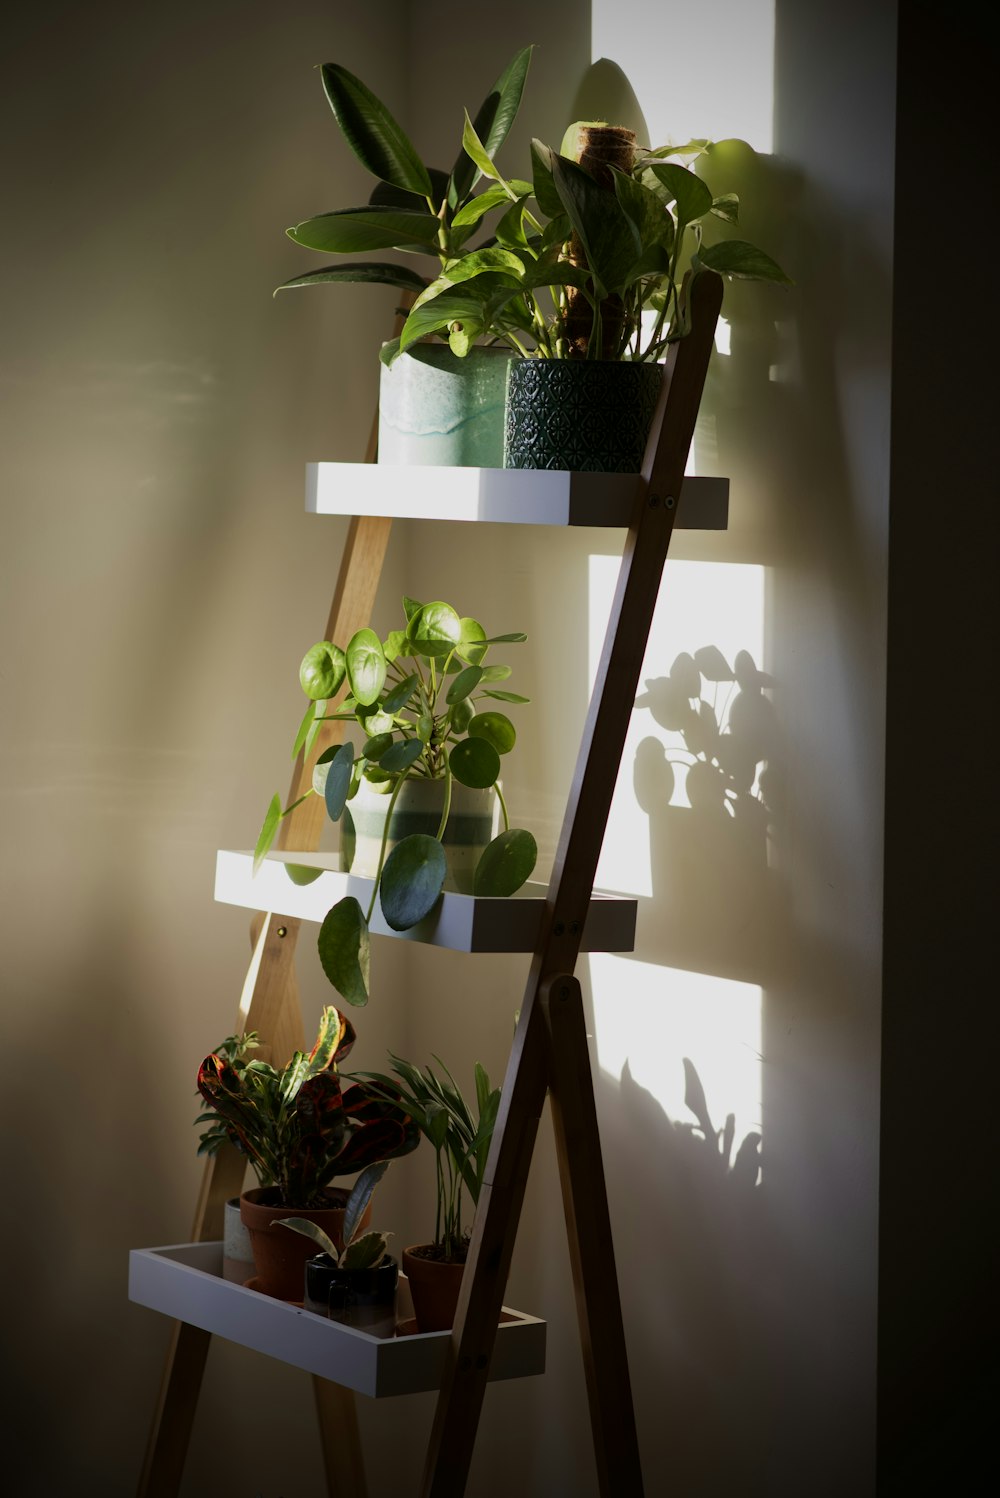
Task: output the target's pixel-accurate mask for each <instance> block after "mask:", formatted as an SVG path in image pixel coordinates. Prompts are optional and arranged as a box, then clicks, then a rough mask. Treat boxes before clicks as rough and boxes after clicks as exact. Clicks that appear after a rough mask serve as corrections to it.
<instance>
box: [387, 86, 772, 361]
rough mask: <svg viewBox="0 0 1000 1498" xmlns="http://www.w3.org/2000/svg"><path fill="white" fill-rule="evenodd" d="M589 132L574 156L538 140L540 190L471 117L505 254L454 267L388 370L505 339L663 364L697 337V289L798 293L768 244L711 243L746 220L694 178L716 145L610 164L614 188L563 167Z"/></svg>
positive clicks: (405, 334)
mask: <svg viewBox="0 0 1000 1498" xmlns="http://www.w3.org/2000/svg"><path fill="white" fill-rule="evenodd" d="M580 128H581V127H580V125H578V124H574V125H572V126H570V128H569V130H568V131H567V132H566V135H565V136H564V138H563V149H562V151H558V152H557V151H555V150H553V149H552V148H551V147H550V146H547V145H546V144H545V143H544V142H542V141H540V140H537V139H535V140H533V141H532V143H531V176H532V180H531V182H530V184H529V183H527V182H524V181H519V180H514V179H511V180H510V181H508V180H507V179H505V178H504V177H503V176H502V174H501V173H500V171H499V169H498V168H497V166H496V164H495V162H494V161H493V158H492V154H491V152H490V151H489V149H488V148H487V145H486V143H485V142H483V141H482V140H481V139H480V137H479V134H478V132H477V130H476V126H475V123H474V122H473V121H471V120H470V119H469V117H468V115H466V122H465V132H464V135H463V147H464V149H465V151H466V153H467V154H468V155H469V157H470V159H471V160H472V161H473V162H474V163H475V165H476V167H477V169H478V170H479V171H480V172H481V173H482V175H483V176H484V177H486V178H489V179H491V181H492V184H493V185H492V186H491V187H489V188H487V189H486V191H485V192H484V193H483V194H481V197H487V196H488V197H489V200H490V202H491V203H492V202H495V201H497V194H503V195H504V196H505V198H506V202H507V209H506V212H505V213H504V214H503V216H502V218H501V219H500V220H499V221H498V223H497V225H496V229H495V238H494V242H493V243H491V244H490V245H488V246H486V247H484V248H482V249H478V250H473V251H463V252H462V253H460V254H456V255H455V256H453V258H451V259H450V260H448V261H446V262H445V263H444V264H443V266H442V270H441V273H440V275H439V276H437V277H436V279H435V280H434V281H433V282H432V283H431V284H430V285H429V286H428V287H426V288H425V289H424V290H423V291H421V292H420V294H419V295H418V297H417V299H416V301H415V302H414V303H413V306H412V308H411V310H410V312H409V315H408V316H407V319H406V322H405V323H404V326H403V329H402V332H401V334H400V338H399V340H398V344H397V345H387V346H386V348H385V349H384V350H383V355H382V357H383V359H384V360H385V361H386V362H391V361H392V359H394V358H395V357H397V356H398V354H399V353H400V352H404V351H405V350H406V349H407V348H409V347H410V345H411V344H413V343H415V342H417V341H418V340H419V339H421V338H425V337H427V336H428V335H430V334H434V333H438V334H441V335H442V336H447V337H448V340H449V343H450V345H451V347H452V349H453V351H454V352H455V353H456V354H459V355H461V354H463V353H465V352H466V351H467V350H468V348H469V347H470V346H471V344H472V342H474V341H475V340H476V339H477V338H479V337H483V336H486V337H490V336H492V337H496V338H500V339H502V340H504V341H505V342H507V343H508V344H510V345H511V346H512V347H513V348H514V349H515V351H516V352H517V353H518V354H520V355H523V356H525V357H529V356H533V357H537V358H542V359H568V358H590V359H616V360H622V359H629V360H637V361H640V362H652V361H657V360H660V359H662V358H663V356H664V353H665V352H666V349H667V347H668V345H669V344H670V343H672V342H674V341H675V340H677V339H678V338H681V337H683V336H684V334H685V333H687V332H688V331H689V329H690V321H689V316H688V312H687V304H688V298H687V297H686V296H685V295H684V294H683V293H684V289H685V287H686V285H687V284H689V282H690V280H691V278H692V277H693V276H695V275H699V274H702V273H706V272H708V273H713V274H716V275H720V276H731V277H737V278H741V279H745V280H753V281H770V282H774V283H776V284H779V285H790V284H792V283H791V281H790V279H789V277H788V276H787V275H786V274H785V272H784V271H783V270H782V269H781V267H780V266H779V265H778V264H777V262H776V261H774V260H772V259H771V257H770V256H769V255H767V254H765V253H764V251H763V250H760V249H758V248H757V247H756V245H753V244H751V243H750V242H749V241H747V240H743V239H736V238H731V237H720V238H717V239H714V240H713V238H712V237H711V236H710V235H709V233H708V231H709V229H710V226H711V225H712V224H713V223H715V224H717V225H718V224H719V223H720V222H722V223H725V224H727V225H730V226H732V225H735V224H736V223H737V222H738V219H739V208H740V203H739V198H738V197H737V195H736V194H735V193H723V194H720V195H713V193H712V191H711V189H710V188H709V187H708V185H707V183H706V182H705V181H704V180H703V179H702V178H701V177H699V176H698V175H697V174H696V172H695V171H694V170H693V167H694V163H695V162H696V161H698V159H699V158H702V157H707V156H709V155H710V154H711V152H712V151H713V149H715V145H714V143H713V142H711V141H708V140H692V141H689V142H687V143H686V144H684V145H670V144H667V145H663V146H658V147H656V148H652V149H650V148H639V149H637V150H636V151H634V152H631V151H630V152H629V153H628V154H627V156H626V157H625V160H626V161H627V162H628V163H629V164H628V166H627V168H623V167H621V166H615V165H613V164H612V165H610V166H609V167H608V168H607V172H606V176H607V178H608V181H607V182H606V183H601V182H598V181H597V180H595V177H594V176H593V175H591V173H590V172H589V171H587V170H585V169H584V168H583V166H581V165H580V164H579V163H578V162H577V161H575V160H573V159H571V158H570V157H569V156H567V155H566V154H564V152H565V151H566V150H567V148H568V147H569V148H571V143H572V142H574V141H575V140H576V138H577V135H578V133H579V131H580ZM474 201H477V200H474ZM723 236H725V231H723ZM574 298H576V299H577V300H579V299H582V300H583V301H584V302H585V303H586V304H588V306H589V309H590V314H589V318H588V320H587V321H588V336H587V337H586V338H585V339H584V340H583V341H582V342H581V340H580V338H579V337H575V338H574V337H572V336H570V330H569V327H568V322H569V318H570V313H571V308H572V305H573V301H574ZM609 328H610V330H611V337H610V338H609V337H608V336H607V335H608V331H609Z"/></svg>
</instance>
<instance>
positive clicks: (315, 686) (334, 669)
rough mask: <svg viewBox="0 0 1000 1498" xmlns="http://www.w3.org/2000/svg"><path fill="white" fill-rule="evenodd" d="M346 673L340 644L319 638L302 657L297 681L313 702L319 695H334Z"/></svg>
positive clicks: (345, 663)
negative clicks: (317, 642) (316, 643)
mask: <svg viewBox="0 0 1000 1498" xmlns="http://www.w3.org/2000/svg"><path fill="white" fill-rule="evenodd" d="M346 673H347V662H346V660H345V658H344V652H343V651H342V650H341V648H340V646H339V645H334V644H333V643H332V642H331V641H330V640H320V642H319V644H318V645H313V646H312V648H311V649H310V650H307V651H306V653H305V655H304V656H303V657H302V664H301V665H300V666H299V682H300V683H301V686H302V690H303V692H305V694H306V696H307V697H311V698H312V699H313V701H314V702H315V701H317V700H318V699H319V698H321V697H335V696H336V694H337V693H338V692H339V691H340V688H341V686H342V685H343V681H344V677H345V675H346Z"/></svg>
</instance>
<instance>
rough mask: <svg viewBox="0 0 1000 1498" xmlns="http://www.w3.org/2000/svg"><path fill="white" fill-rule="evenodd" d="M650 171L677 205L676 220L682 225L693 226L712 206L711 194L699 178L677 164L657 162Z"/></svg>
mask: <svg viewBox="0 0 1000 1498" xmlns="http://www.w3.org/2000/svg"><path fill="white" fill-rule="evenodd" d="M650 171H651V172H652V173H653V176H654V177H655V178H656V179H657V181H658V182H660V183H662V184H663V186H664V187H665V188H666V189H667V191H668V193H669V194H670V196H671V197H672V198H673V200H674V202H675V203H676V205H677V218H678V220H679V222H680V223H681V224H682V225H683V224H693V223H694V222H695V220H696V219H699V218H701V217H702V215H703V214H705V213H708V211H709V209H710V208H711V206H712V194H711V192H710V190H709V189H708V188H707V187H706V186H705V183H704V182H703V181H702V180H701V178H700V177H696V176H695V174H694V172H691V171H688V169H687V167H686V166H680V165H679V164H678V163H677V162H674V161H667V162H664V163H662V164H661V163H660V162H657V163H656V164H655V165H654V166H651V167H650Z"/></svg>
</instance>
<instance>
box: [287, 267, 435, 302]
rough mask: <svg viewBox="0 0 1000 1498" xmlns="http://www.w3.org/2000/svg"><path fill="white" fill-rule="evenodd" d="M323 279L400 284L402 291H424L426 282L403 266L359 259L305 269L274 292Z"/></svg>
mask: <svg viewBox="0 0 1000 1498" xmlns="http://www.w3.org/2000/svg"><path fill="white" fill-rule="evenodd" d="M323 281H362V282H364V281H369V282H371V281H374V282H376V283H377V284H378V285H380V286H398V287H399V288H400V289H401V290H402V291H417V292H420V291H423V289H424V287H425V286H426V285H427V278H426V276H419V275H418V274H417V272H416V271H415V270H407V269H406V267H405V266H403V265H382V264H379V263H378V262H377V261H372V260H359V261H357V262H356V263H355V264H353V265H325V266H323V268H322V270H310V271H306V273H305V275H304V276H293V277H292V279H291V280H290V281H282V283H281V285H280V286H276V287H275V288H274V295H275V296H277V294H278V292H279V291H288V290H289V289H290V288H291V287H293V286H314V285H316V284H318V283H319V282H323Z"/></svg>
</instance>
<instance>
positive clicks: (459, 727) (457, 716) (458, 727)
mask: <svg viewBox="0 0 1000 1498" xmlns="http://www.w3.org/2000/svg"><path fill="white" fill-rule="evenodd" d="M475 711H476V710H475V708H474V707H473V705H472V703H471V702H470V701H469V699H468V698H466V699H465V701H464V702H456V703H455V706H454V707H453V708H452V709H451V726H452V728H454V730H455V732H456V733H464V732H465V730H466V729H467V728H468V726H469V724H470V723H471V722H472V717H473V714H474V713H475Z"/></svg>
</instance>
